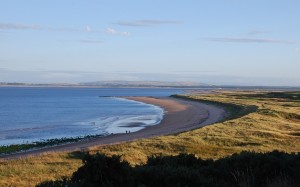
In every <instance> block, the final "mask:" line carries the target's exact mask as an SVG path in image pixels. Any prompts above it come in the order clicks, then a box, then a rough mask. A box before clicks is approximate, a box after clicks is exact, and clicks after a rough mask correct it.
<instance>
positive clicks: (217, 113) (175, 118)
mask: <svg viewBox="0 0 300 187" xmlns="http://www.w3.org/2000/svg"><path fill="white" fill-rule="evenodd" d="M127 99H130V100H135V101H139V102H144V103H148V104H153V105H157V106H160V107H161V108H163V109H164V110H165V114H164V117H163V120H162V121H161V123H160V124H158V125H154V126H150V127H147V128H144V129H142V130H140V131H137V132H132V133H128V134H126V133H125V132H124V134H113V135H109V136H105V137H98V138H94V139H89V140H83V141H80V142H75V143H69V144H64V145H58V146H52V147H46V148H41V149H36V150H29V151H26V152H20V153H14V154H10V155H5V156H0V158H3V159H16V158H22V157H28V156H34V155H39V154H43V153H47V152H61V151H68V152H69V151H77V150H86V149H88V148H89V147H94V146H102V145H108V144H118V143H122V142H128V141H133V140H138V139H143V138H150V137H154V136H160V135H168V134H175V133H179V132H184V131H188V130H192V129H196V128H199V127H203V126H205V125H209V124H213V123H216V122H218V121H220V120H222V119H223V118H224V116H225V111H224V109H222V108H219V107H216V106H213V105H208V104H203V103H200V102H195V101H188V100H183V99H175V98H170V97H161V98H154V97H127Z"/></svg>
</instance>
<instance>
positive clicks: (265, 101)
mask: <svg viewBox="0 0 300 187" xmlns="http://www.w3.org/2000/svg"><path fill="white" fill-rule="evenodd" d="M185 98H187V99H192V100H199V101H201V102H207V103H212V104H216V105H220V106H222V107H225V108H227V109H228V110H229V112H231V113H230V115H229V120H225V121H223V122H220V123H217V124H214V125H210V126H206V127H203V128H200V129H196V130H193V131H188V132H184V133H180V134H176V135H169V136H161V137H156V138H151V139H143V140H138V141H134V142H130V143H123V144H119V145H109V146H104V147H92V148H90V153H91V154H94V153H96V152H101V153H104V154H106V155H114V154H117V155H121V156H122V159H124V160H127V161H128V162H129V163H130V164H132V165H135V164H139V163H144V162H145V161H146V159H147V157H148V156H150V155H155V154H156V155H177V154H179V153H191V154H195V155H196V156H197V157H199V158H203V159H206V158H213V159H217V158H221V157H224V156H228V155H231V154H233V153H239V152H241V151H255V152H268V151H272V150H275V149H276V150H280V151H285V152H288V153H291V152H300V92H284V93H265V92H241V91H239V92H237V91H235V92H228V91H222V92H215V93H210V94H194V95H187V96H185ZM227 104H229V105H227ZM232 104H234V105H232ZM232 106H238V108H236V107H233V108H232ZM239 107H240V108H239ZM245 114H246V115H245ZM81 156H82V154H81V153H53V154H46V155H43V156H37V157H32V158H26V159H19V160H8V161H3V160H2V161H0V186H9V185H11V186H30V185H35V184H37V183H39V182H41V181H44V180H53V179H58V178H61V177H64V176H69V175H70V174H71V173H73V172H74V171H75V170H76V169H77V168H78V167H79V166H80V165H82V163H81V160H80V158H81Z"/></svg>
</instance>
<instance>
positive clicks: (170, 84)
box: [80, 81, 213, 87]
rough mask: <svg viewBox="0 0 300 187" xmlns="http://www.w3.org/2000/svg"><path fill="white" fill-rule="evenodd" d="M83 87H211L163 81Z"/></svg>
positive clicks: (117, 82) (93, 84) (95, 84)
mask: <svg viewBox="0 0 300 187" xmlns="http://www.w3.org/2000/svg"><path fill="white" fill-rule="evenodd" d="M80 85H83V86H101V87H211V86H213V85H208V84H204V83H195V82H163V81H97V82H85V83H80Z"/></svg>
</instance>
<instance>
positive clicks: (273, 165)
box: [38, 151, 300, 187]
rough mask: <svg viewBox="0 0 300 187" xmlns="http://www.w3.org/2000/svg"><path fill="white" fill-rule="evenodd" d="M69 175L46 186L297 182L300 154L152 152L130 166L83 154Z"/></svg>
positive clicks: (214, 186) (116, 159) (115, 159)
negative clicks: (207, 156)
mask: <svg viewBox="0 0 300 187" xmlns="http://www.w3.org/2000/svg"><path fill="white" fill-rule="evenodd" d="M83 163H84V165H83V166H82V167H80V168H79V169H78V170H77V171H76V172H74V173H73V176H72V177H71V178H70V179H62V180H58V181H46V182H43V183H41V184H39V185H38V186H39V187H45V186H69V187H70V186H91V187H92V186H209V187H217V186H220V187H221V186H222V187H223V186H225V187H226V186H228V187H229V186H248V187H252V186H253V187H254V186H255V187H260V186H262V187H263V186H297V185H298V184H299V183H300V179H299V176H300V155H299V153H298V154H296V153H295V154H287V153H283V152H279V151H273V152H270V153H254V152H242V153H239V154H234V155H232V156H229V157H225V158H222V159H219V160H215V161H214V160H202V159H200V158H196V157H195V156H194V155H191V154H180V155H177V156H162V155H159V156H151V157H149V158H148V161H147V163H146V164H144V165H138V166H135V167H132V166H130V165H129V164H128V163H127V162H126V161H122V160H121V159H120V157H119V156H112V157H107V156H105V155H102V154H99V153H98V154H96V155H89V154H87V155H86V156H85V157H84V158H83Z"/></svg>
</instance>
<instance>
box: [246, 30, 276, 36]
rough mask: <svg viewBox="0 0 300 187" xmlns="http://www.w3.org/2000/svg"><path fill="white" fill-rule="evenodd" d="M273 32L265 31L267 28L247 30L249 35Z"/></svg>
mask: <svg viewBox="0 0 300 187" xmlns="http://www.w3.org/2000/svg"><path fill="white" fill-rule="evenodd" d="M269 33H271V32H270V31H265V30H252V31H249V32H247V34H248V35H259V34H269Z"/></svg>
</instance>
